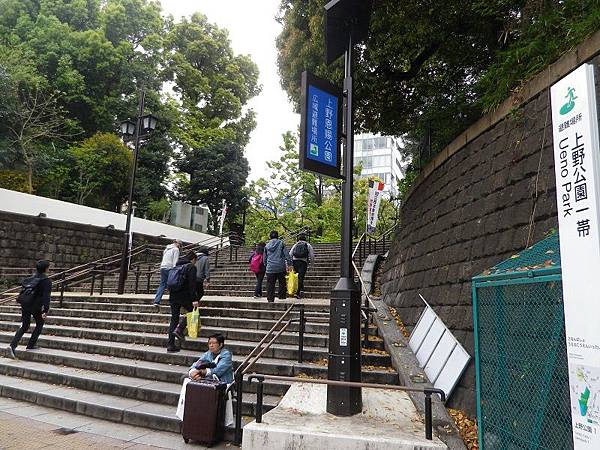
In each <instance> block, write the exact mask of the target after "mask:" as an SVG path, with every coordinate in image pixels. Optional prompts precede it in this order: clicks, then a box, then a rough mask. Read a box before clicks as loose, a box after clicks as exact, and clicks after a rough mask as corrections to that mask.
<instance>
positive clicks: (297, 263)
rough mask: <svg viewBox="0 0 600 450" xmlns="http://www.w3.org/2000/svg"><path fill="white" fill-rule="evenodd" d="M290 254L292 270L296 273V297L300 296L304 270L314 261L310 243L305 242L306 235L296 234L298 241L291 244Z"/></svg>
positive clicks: (302, 291) (302, 290)
mask: <svg viewBox="0 0 600 450" xmlns="http://www.w3.org/2000/svg"><path fill="white" fill-rule="evenodd" d="M290 255H291V256H292V264H293V265H294V271H295V272H296V273H297V274H298V292H297V293H296V298H302V294H303V293H304V277H305V276H306V271H307V270H308V267H309V266H310V265H311V264H314V262H315V250H314V249H313V247H312V245H310V244H309V243H308V242H306V235H305V234H304V233H300V234H299V235H298V242H296V243H295V244H294V245H293V246H292V249H291V250H290Z"/></svg>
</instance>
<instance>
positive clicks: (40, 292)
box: [8, 260, 52, 359]
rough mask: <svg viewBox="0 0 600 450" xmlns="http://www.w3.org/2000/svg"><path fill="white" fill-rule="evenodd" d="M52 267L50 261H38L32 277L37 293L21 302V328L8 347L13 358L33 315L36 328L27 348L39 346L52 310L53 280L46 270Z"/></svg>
mask: <svg viewBox="0 0 600 450" xmlns="http://www.w3.org/2000/svg"><path fill="white" fill-rule="evenodd" d="M48 267H50V263H49V262H48V261H46V260H41V261H38V262H37V264H36V265H35V270H36V272H35V274H33V276H32V278H33V279H36V280H37V285H36V287H35V293H34V296H33V298H32V299H31V301H30V302H28V303H21V328H19V329H18V330H17V332H16V333H15V337H13V339H12V341H11V343H10V346H9V347H8V354H9V356H10V357H11V358H13V359H16V358H17V356H16V355H15V349H16V348H17V345H19V341H20V340H21V338H22V337H23V335H24V334H25V333H26V332H27V330H29V325H30V324H31V316H33V318H34V319H35V329H34V330H33V333H31V337H30V338H29V342H28V343H27V347H26V348H27V350H34V349H36V348H38V347H37V346H36V345H35V344H36V343H37V340H38V338H39V337H40V334H41V333H42V328H43V327H44V321H45V320H46V317H47V315H48V311H49V310H50V293H51V292H52V281H50V280H49V279H48V276H47V275H46V271H47V270H48Z"/></svg>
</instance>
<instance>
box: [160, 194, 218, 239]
mask: <svg viewBox="0 0 600 450" xmlns="http://www.w3.org/2000/svg"><path fill="white" fill-rule="evenodd" d="M209 214H210V210H209V209H208V207H206V206H204V205H198V206H193V205H190V204H189V203H184V202H181V201H179V200H177V201H174V202H173V203H171V216H170V219H169V223H170V224H171V225H176V226H178V227H184V228H189V229H191V230H194V231H199V232H200V233H206V232H207V231H208V216H209Z"/></svg>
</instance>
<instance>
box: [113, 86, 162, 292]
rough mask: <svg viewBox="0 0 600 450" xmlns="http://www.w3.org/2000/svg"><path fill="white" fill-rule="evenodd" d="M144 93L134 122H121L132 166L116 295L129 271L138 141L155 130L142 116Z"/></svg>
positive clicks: (149, 117) (150, 119)
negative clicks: (129, 146) (129, 148)
mask: <svg viewBox="0 0 600 450" xmlns="http://www.w3.org/2000/svg"><path fill="white" fill-rule="evenodd" d="M145 98H146V92H145V91H144V89H142V90H141V91H140V98H139V103H138V115H137V118H136V121H135V122H133V121H131V120H125V121H123V122H121V134H122V135H123V140H125V141H130V140H133V142H134V150H133V165H132V167H131V179H130V182H129V198H128V201H127V222H126V224H125V235H124V237H123V250H122V252H121V268H120V271H119V284H118V287H117V293H118V294H123V292H124V291H125V280H127V270H128V269H129V267H128V266H129V253H130V251H131V248H130V244H131V243H130V238H131V237H130V233H131V213H132V210H133V188H134V186H135V174H136V171H137V162H138V154H139V150H140V139H141V138H144V137H146V136H147V135H148V134H149V133H150V132H152V131H153V130H154V129H155V128H156V123H157V119H156V117H155V116H153V115H152V114H147V115H144V101H145Z"/></svg>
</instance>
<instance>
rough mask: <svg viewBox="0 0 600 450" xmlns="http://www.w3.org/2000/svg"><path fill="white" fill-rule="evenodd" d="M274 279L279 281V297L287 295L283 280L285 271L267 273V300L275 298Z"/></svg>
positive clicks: (282, 297) (270, 300)
mask: <svg viewBox="0 0 600 450" xmlns="http://www.w3.org/2000/svg"><path fill="white" fill-rule="evenodd" d="M275 281H277V282H278V283H279V294H278V295H277V297H279V299H280V300H284V299H285V298H286V297H287V285H286V282H285V272H279V273H267V301H269V302H272V301H274V300H275Z"/></svg>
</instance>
